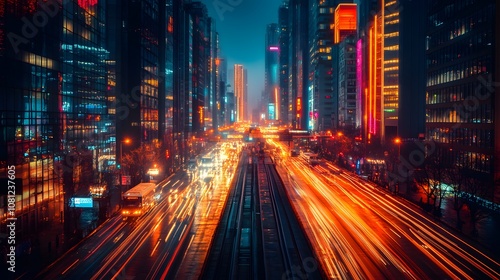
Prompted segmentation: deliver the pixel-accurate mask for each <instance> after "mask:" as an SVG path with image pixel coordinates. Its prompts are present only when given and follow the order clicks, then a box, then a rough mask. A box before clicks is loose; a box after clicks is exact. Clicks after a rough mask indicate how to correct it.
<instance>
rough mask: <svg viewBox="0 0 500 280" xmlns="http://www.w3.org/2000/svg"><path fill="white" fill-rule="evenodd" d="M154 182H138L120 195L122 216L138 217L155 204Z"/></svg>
mask: <svg viewBox="0 0 500 280" xmlns="http://www.w3.org/2000/svg"><path fill="white" fill-rule="evenodd" d="M157 196H158V194H157V193H156V184H155V183H140V184H138V185H136V186H135V187H133V188H131V189H130V190H128V191H126V192H125V193H124V194H123V195H122V216H123V217H124V218H126V217H140V216H142V215H143V214H144V213H146V212H147V211H148V210H149V209H150V208H151V207H153V206H154V205H155V204H156V200H157Z"/></svg>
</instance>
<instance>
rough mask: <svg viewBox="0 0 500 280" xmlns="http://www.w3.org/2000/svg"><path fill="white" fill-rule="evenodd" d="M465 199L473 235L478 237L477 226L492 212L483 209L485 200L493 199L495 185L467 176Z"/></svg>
mask: <svg viewBox="0 0 500 280" xmlns="http://www.w3.org/2000/svg"><path fill="white" fill-rule="evenodd" d="M465 176H467V178H466V179H465V180H464V193H463V198H464V200H465V204H466V205H467V206H468V207H469V211H470V223H471V227H472V234H473V235H477V234H478V232H477V224H478V223H479V222H481V221H483V220H485V219H486V218H488V217H489V214H490V212H489V211H488V210H487V209H486V208H485V207H483V201H484V200H483V199H488V198H489V199H491V198H492V196H491V194H492V193H493V184H491V183H488V182H486V181H483V180H481V179H478V178H477V177H475V176H471V174H466V175H465Z"/></svg>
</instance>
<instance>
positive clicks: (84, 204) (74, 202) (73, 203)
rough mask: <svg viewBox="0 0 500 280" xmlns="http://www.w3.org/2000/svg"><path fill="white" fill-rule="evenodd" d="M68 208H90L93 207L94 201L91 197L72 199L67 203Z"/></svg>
mask: <svg viewBox="0 0 500 280" xmlns="http://www.w3.org/2000/svg"><path fill="white" fill-rule="evenodd" d="M69 207H74V208H92V207H94V200H93V199H92V197H72V198H71V199H70V201H69Z"/></svg>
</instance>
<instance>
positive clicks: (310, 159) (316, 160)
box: [304, 153, 319, 166]
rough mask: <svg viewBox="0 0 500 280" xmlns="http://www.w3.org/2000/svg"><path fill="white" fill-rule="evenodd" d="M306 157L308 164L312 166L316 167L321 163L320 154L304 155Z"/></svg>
mask: <svg viewBox="0 0 500 280" xmlns="http://www.w3.org/2000/svg"><path fill="white" fill-rule="evenodd" d="M304 156H305V158H306V160H307V163H309V164H310V165H312V166H314V165H316V164H318V163H319V157H318V154H313V153H304Z"/></svg>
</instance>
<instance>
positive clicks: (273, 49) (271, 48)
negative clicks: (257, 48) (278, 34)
mask: <svg viewBox="0 0 500 280" xmlns="http://www.w3.org/2000/svg"><path fill="white" fill-rule="evenodd" d="M269 50H270V51H279V50H280V48H279V47H269Z"/></svg>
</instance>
